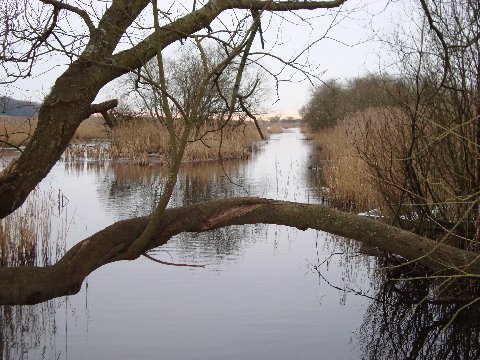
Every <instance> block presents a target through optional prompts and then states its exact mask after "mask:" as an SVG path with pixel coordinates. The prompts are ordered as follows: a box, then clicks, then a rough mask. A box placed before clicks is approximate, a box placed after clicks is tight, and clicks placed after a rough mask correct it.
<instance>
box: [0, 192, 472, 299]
mask: <svg viewBox="0 0 480 360" xmlns="http://www.w3.org/2000/svg"><path fill="white" fill-rule="evenodd" d="M147 222H148V218H147V217H139V218H134V219H129V220H123V221H119V222H117V223H115V224H113V225H111V226H109V227H107V228H105V229H104V230H102V231H100V232H98V233H96V234H94V235H92V236H91V237H89V238H88V239H86V240H83V241H82V242H80V243H78V244H77V245H75V246H74V247H73V248H72V249H70V250H69V251H68V252H67V253H66V254H65V256H64V257H63V258H62V259H61V260H60V261H58V262H57V263H56V264H55V265H53V266H50V267H46V268H39V267H16V268H4V269H0V304H4V305H5V304H34V303H39V302H42V301H46V300H49V299H52V298H55V297H59V296H63V295H67V294H75V293H77V292H78V291H79V290H80V288H81V284H82V282H83V280H84V279H85V277H86V276H87V275H89V274H90V273H92V272H93V271H94V270H95V269H98V268H99V267H101V266H103V265H106V264H108V263H111V262H115V261H121V260H126V259H127V256H126V252H127V249H128V248H129V246H130V245H131V244H132V243H133V242H134V241H135V239H136V238H137V237H138V236H139V235H140V233H141V232H142V231H143V229H144V228H145V226H146V224H147ZM243 224H279V225H286V226H291V227H296V228H299V229H302V230H305V229H309V228H310V229H316V230H320V231H326V232H329V233H332V234H336V235H340V236H343V237H346V238H351V239H355V240H358V241H361V242H363V243H365V244H367V245H369V246H374V247H379V248H381V249H384V250H387V251H390V252H393V253H395V254H398V255H401V256H403V257H404V258H406V259H409V260H416V261H418V262H419V263H421V264H423V265H425V266H426V267H428V268H430V269H431V270H433V271H435V272H437V273H441V274H451V273H457V274H458V273H464V272H468V273H469V274H473V275H480V261H479V259H478V255H477V254H474V253H471V252H468V251H464V250H460V249H457V248H453V247H450V246H447V245H444V244H440V243H437V242H435V241H433V240H430V239H427V238H424V237H421V236H418V235H415V234H413V233H410V232H408V231H404V230H401V229H399V228H396V227H393V226H390V225H387V224H384V223H381V222H379V221H375V220H372V219H368V218H364V217H360V216H357V215H352V214H347V213H343V212H340V211H337V210H334V209H331V208H328V207H326V206H323V205H309V204H299V203H292V202H286V201H277V200H269V199H262V198H233V199H227V200H215V201H209V202H204V203H199V204H194V205H189V206H184V207H179V208H171V209H167V210H166V211H165V213H164V216H163V218H162V220H161V223H160V224H159V226H158V227H157V228H156V231H155V234H154V236H153V238H152V239H151V240H150V242H149V243H148V244H147V246H146V247H145V248H144V249H142V250H141V251H140V252H139V253H138V254H137V256H140V255H141V254H142V253H144V252H146V251H148V250H150V249H153V248H155V247H158V246H162V245H163V244H165V243H166V242H167V241H168V240H169V239H170V238H171V237H172V236H174V235H177V234H180V233H182V232H197V233H199V232H204V231H209V230H213V229H218V228H221V227H225V226H231V225H243Z"/></svg>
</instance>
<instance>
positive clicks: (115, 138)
mask: <svg viewBox="0 0 480 360" xmlns="http://www.w3.org/2000/svg"><path fill="white" fill-rule="evenodd" d="M36 125H37V120H36V118H27V117H7V116H4V117H0V128H1V129H2V132H1V133H0V147H21V146H24V145H26V144H27V143H28V141H29V140H30V137H31V135H32V134H33V131H34V130H35V127H36ZM261 129H262V132H263V134H264V135H265V136H267V137H268V135H269V134H270V133H278V132H282V131H283V128H282V127H281V126H280V125H278V124H261ZM215 130H218V129H217V128H215V127H213V126H203V127H201V128H200V129H198V130H197V131H195V132H194V133H193V134H192V136H191V137H190V143H189V144H188V145H187V148H186V150H185V154H184V158H183V161H184V162H200V161H218V160H219V159H220V156H221V158H222V159H225V160H227V159H245V158H248V157H249V156H250V154H251V152H252V148H253V146H254V145H255V143H256V142H257V141H259V140H260V136H259V134H258V132H257V130H256V128H255V125H254V124H253V123H251V122H247V123H243V124H233V125H228V126H225V127H224V128H223V129H222V130H221V131H215ZM168 148H169V145H168V137H167V134H166V131H165V129H164V128H163V127H162V126H160V125H158V124H157V123H155V121H153V120H152V119H143V118H137V119H132V120H130V121H129V122H125V123H123V124H120V125H118V126H116V127H115V128H114V129H113V130H110V129H109V128H108V127H106V126H105V122H104V120H103V118H101V117H90V118H89V119H87V120H85V121H83V122H82V124H81V125H80V126H79V128H78V129H77V131H76V132H75V135H74V137H73V140H72V142H71V144H70V146H69V147H68V149H67V150H66V152H65V154H64V159H65V160H75V159H84V158H88V159H96V160H102V159H110V158H114V159H118V158H123V159H128V160H133V161H135V162H136V163H138V164H148V163H150V162H151V161H155V162H160V163H166V162H167V161H168V156H169V155H168ZM220 154H221V155H220Z"/></svg>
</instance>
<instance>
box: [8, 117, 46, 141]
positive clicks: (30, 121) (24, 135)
mask: <svg viewBox="0 0 480 360" xmlns="http://www.w3.org/2000/svg"><path fill="white" fill-rule="evenodd" d="M36 126H37V119H36V118H35V117H26V116H0V147H21V146H25V145H26V144H27V143H28V141H29V140H30V138H31V136H32V134H33V131H34V130H35V128H36Z"/></svg>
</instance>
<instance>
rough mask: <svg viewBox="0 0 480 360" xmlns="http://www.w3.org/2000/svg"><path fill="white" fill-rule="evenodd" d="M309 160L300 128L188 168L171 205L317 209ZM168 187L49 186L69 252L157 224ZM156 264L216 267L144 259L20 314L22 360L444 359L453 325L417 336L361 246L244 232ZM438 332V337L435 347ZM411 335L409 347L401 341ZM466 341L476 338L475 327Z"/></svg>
mask: <svg viewBox="0 0 480 360" xmlns="http://www.w3.org/2000/svg"><path fill="white" fill-rule="evenodd" d="M311 156H312V155H311V144H310V143H309V142H307V141H304V140H303V136H302V134H301V133H300V131H299V130H298V129H291V130H288V131H286V132H285V133H282V134H278V135H273V136H272V138H271V139H270V140H269V141H268V143H266V144H264V145H262V146H261V148H260V149H259V150H258V151H257V152H255V154H254V156H253V157H252V159H251V160H249V161H246V162H240V163H239V162H230V163H227V164H225V168H224V169H223V168H222V167H221V166H220V165H218V164H198V165H196V166H184V167H183V168H182V170H181V173H180V175H179V180H178V184H177V188H176V191H175V194H174V196H173V197H172V200H171V203H170V206H181V205H185V204H189V203H195V202H199V201H203V200H210V199H220V198H226V197H231V196H262V197H269V198H276V199H282V200H291V201H298V202H308V203H317V202H319V201H320V200H319V199H318V196H317V190H316V178H317V173H316V171H312V170H309V169H308V166H309V165H312V162H314V160H313V159H312V158H311ZM227 175H228V176H227ZM163 179H164V177H163V170H162V169H161V168H158V167H155V166H152V167H147V168H145V167H136V166H133V165H129V164H101V163H95V162H91V163H89V162H82V163H74V164H72V163H59V164H57V165H56V166H55V168H54V169H53V170H52V172H51V174H50V175H49V177H48V178H47V179H46V180H45V181H44V183H43V184H42V186H43V187H44V188H53V191H55V192H57V191H60V194H61V198H62V199H64V200H63V202H64V207H63V208H60V209H59V211H60V212H61V213H62V214H63V215H64V216H66V217H67V218H68V219H69V221H68V226H67V227H66V230H67V231H68V237H67V245H66V246H67V247H68V248H69V247H71V246H72V245H73V244H74V243H76V242H78V241H81V240H82V239H84V238H85V237H87V236H88V235H91V234H93V233H95V232H97V231H99V230H101V229H103V228H104V227H105V226H107V225H109V224H111V223H113V222H115V221H118V220H121V219H125V218H129V217H132V216H139V215H143V214H146V213H148V212H149V211H150V210H151V209H152V207H153V206H154V203H155V198H156V197H158V196H159V194H160V193H161V188H162V184H163ZM151 254H152V255H153V256H155V257H157V258H159V259H161V260H165V261H170V262H177V263H189V264H201V265H206V267H205V268H194V267H173V266H165V265H160V264H158V263H155V262H152V261H150V260H148V259H146V258H141V259H139V260H136V261H133V262H127V261H125V262H117V263H114V264H109V265H107V266H104V267H102V268H100V269H98V270H97V271H95V272H94V273H92V274H91V275H90V276H89V277H88V278H87V280H86V281H85V283H84V284H83V287H82V290H81V291H80V293H79V294H77V295H75V296H70V297H65V298H62V299H57V300H54V301H50V302H47V303H45V304H42V305H38V306H33V307H13V308H10V309H13V310H14V311H22V309H23V315H21V316H20V315H18V317H17V318H18V320H15V321H12V320H10V321H12V322H13V323H15V324H17V325H19V324H20V325H21V324H24V323H25V324H30V327H31V329H30V330H28V331H20V330H16V332H15V331H12V334H15V335H14V336H13V337H14V340H15V341H14V342H10V343H8V344H10V345H9V346H11V347H12V349H11V353H12V354H15V357H19V358H21V357H23V358H31V359H38V358H46V359H102V358H112V359H137V358H141V359H159V358H162V359H312V358H319V359H333V358H335V359H357V358H394V355H395V356H397V357H398V358H405V357H406V356H403V355H405V354H407V355H408V354H409V353H410V352H411V351H412V349H414V348H415V347H418V346H419V345H418V342H419V339H420V340H421V341H423V343H422V342H420V348H421V349H423V348H424V347H429V350H428V351H429V354H431V355H432V356H433V357H431V358H435V356H436V355H435V354H441V351H443V350H442V349H444V348H445V342H446V340H445V341H443V340H442V337H440V338H439V337H438V334H439V333H440V330H441V328H439V325H438V326H436V327H435V326H433V327H432V322H433V321H437V320H438V319H441V318H442V316H443V318H446V317H447V316H450V315H451V313H448V312H447V311H444V310H442V311H440V310H438V309H439V308H438V307H437V308H435V309H432V307H428V306H427V307H426V308H424V309H423V310H422V309H420V310H421V311H420V312H419V313H420V314H422V316H423V317H421V319H422V321H420V325H419V321H418V319H417V318H413V316H416V314H417V311H415V312H412V319H410V317H411V316H410V315H409V312H408V309H412V305H411V302H408V301H407V302H405V301H403V300H399V296H398V295H395V294H397V293H396V292H392V291H391V287H388V286H386V285H385V284H386V283H385V282H384V281H383V277H384V275H379V274H374V273H373V271H372V268H373V267H374V266H375V265H376V264H377V259H376V258H374V257H368V256H366V255H362V254H360V253H358V244H357V243H355V242H353V241H349V240H346V239H336V238H334V237H332V236H331V235H329V234H326V233H322V232H316V231H311V230H307V231H300V230H296V229H290V228H287V227H283V226H274V225H272V226H271V225H268V226H267V225H256V226H237V227H230V228H225V229H220V230H217V231H212V232H209V233H203V234H199V235H197V234H182V235H181V236H177V237H175V238H173V239H171V240H170V241H169V242H168V243H167V244H166V245H165V246H163V247H162V248H160V249H157V250H156V251H154V252H152V253H151ZM423 288H425V287H423ZM376 299H377V300H378V299H383V300H382V301H383V302H381V303H380V302H379V301H377V300H376ZM402 299H403V298H402ZM427 305H428V304H427ZM19 309H20V310H19ZM442 309H443V308H442ZM449 309H450V308H449ZM406 310H407V311H406ZM450 310H452V311H453V310H454V309H453V308H452V309H450ZM27 312H28V313H27ZM432 313H435V314H436V315H435V317H432V316H429V314H432ZM398 314H403V318H402V319H400V320H401V321H400V320H399V319H398V317H399V316H398ZM449 314H450V315H449ZM390 318H391V319H390ZM4 319H5V317H4ZM392 319H393V320H395V321H393V320H392ZM415 319H417V320H416V321H414V320H415ZM410 320H411V321H410ZM4 321H6V320H4ZM382 321H383V323H382ZM410 323H412V324H414V325H412V326H410ZM382 326H383V327H382ZM429 326H430V332H431V335H428V334H429V333H428V332H427V336H424V331H423V329H425V328H428V327H429ZM385 328H388V329H387V330H389V331H390V335H389V336H384V334H388V331H386V330H385ZM477 328H478V326H474V329H475V331H477V332H474V334H478V330H477ZM407 331H408V333H409V334H411V335H410V338H402V337H401V336H400V335H399V334H401V333H402V332H405V333H407ZM435 331H436V332H435ZM455 331H457V330H455ZM461 331H468V333H470V334H471V333H472V327H468V328H467V329H466V330H465V329H463V330H461ZM452 333H458V331H457V332H453V331H452ZM392 334H393V335H392ZM443 334H446V335H448V332H445V333H443ZM416 335H418V336H416ZM439 339H440V340H439ZM472 342H475V338H474V337H473V338H472ZM5 343H7V342H5ZM14 343H16V345H13V344H14ZM430 344H432V345H431V346H430ZM452 344H454V343H453V342H452ZM442 346H443V347H442ZM452 346H453V345H452ZM455 346H456V345H455ZM450 347H451V346H450ZM470 347H471V346H470ZM392 349H393V350H392ZM436 349H437V350H436ZM470 350H471V348H470ZM382 354H383V355H382ZM392 354H393V355H392ZM4 356H5V355H4ZM425 358H429V357H428V356H426V357H425ZM439 358H440V357H439ZM441 358H446V357H441Z"/></svg>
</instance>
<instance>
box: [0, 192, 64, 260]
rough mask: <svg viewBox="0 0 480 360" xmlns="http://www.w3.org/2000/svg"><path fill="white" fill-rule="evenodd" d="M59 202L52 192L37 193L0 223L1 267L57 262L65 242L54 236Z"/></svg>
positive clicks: (58, 236) (59, 236)
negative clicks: (55, 216) (55, 215)
mask: <svg viewBox="0 0 480 360" xmlns="http://www.w3.org/2000/svg"><path fill="white" fill-rule="evenodd" d="M60 194H61V193H60ZM59 196H60V195H59ZM60 201H61V199H60ZM57 203H58V199H57V198H56V196H55V195H54V194H53V193H52V192H43V191H40V190H34V191H33V193H32V194H31V196H29V198H28V199H27V201H26V202H25V203H24V205H23V206H22V207H21V208H20V209H19V210H17V211H15V212H14V213H12V214H11V215H9V216H7V217H5V218H3V219H1V220H0V266H1V267H12V266H26V265H28V266H46V265H51V263H52V261H55V260H56V259H57V257H58V256H59V255H60V254H61V253H62V251H63V248H64V241H65V239H64V238H63V236H61V235H60V234H56V239H54V238H53V234H52V217H53V216H54V212H55V211H56V209H57V208H58V207H57ZM53 240H55V241H53Z"/></svg>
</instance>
